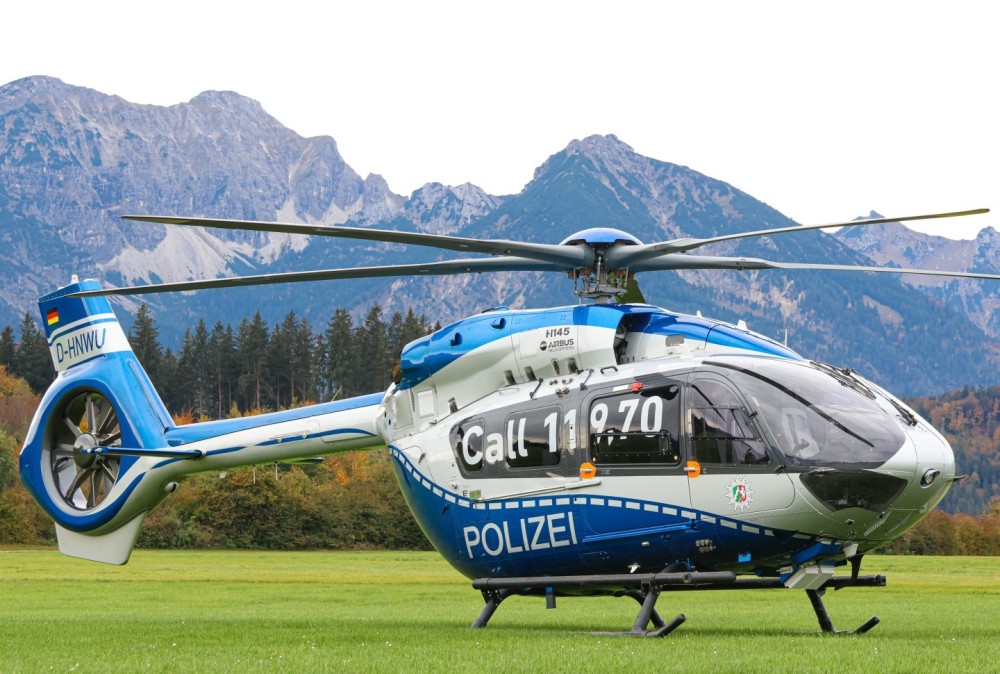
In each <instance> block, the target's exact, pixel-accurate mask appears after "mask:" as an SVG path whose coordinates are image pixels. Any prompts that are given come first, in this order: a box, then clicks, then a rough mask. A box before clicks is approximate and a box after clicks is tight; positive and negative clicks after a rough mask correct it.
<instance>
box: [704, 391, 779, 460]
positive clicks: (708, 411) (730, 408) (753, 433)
mask: <svg viewBox="0 0 1000 674" xmlns="http://www.w3.org/2000/svg"><path fill="white" fill-rule="evenodd" d="M690 414H691V453H692V455H693V457H694V459H695V460H696V461H698V462H699V463H703V464H718V465H744V466H745V465H762V464H767V463H769V462H770V457H769V456H768V453H767V449H766V448H765V445H764V441H763V439H762V438H761V437H760V434H759V433H758V432H757V429H756V427H755V426H754V424H753V422H752V421H751V420H750V416H749V415H748V414H747V411H746V409H745V408H744V407H743V404H742V403H741V402H740V400H739V398H738V397H737V396H736V393H735V392H734V391H733V390H732V389H731V388H730V387H729V386H727V385H726V384H724V383H722V382H720V381H717V380H715V379H696V380H695V381H694V382H693V383H692V385H691V390H690Z"/></svg>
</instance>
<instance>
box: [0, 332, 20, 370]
mask: <svg viewBox="0 0 1000 674" xmlns="http://www.w3.org/2000/svg"><path fill="white" fill-rule="evenodd" d="M16 358H17V341H16V340H15V339H14V329H13V328H12V327H10V326H9V325H7V326H4V329H3V332H0V365H3V366H4V367H5V368H7V370H8V371H10V369H11V367H13V365H14V360H15V359H16Z"/></svg>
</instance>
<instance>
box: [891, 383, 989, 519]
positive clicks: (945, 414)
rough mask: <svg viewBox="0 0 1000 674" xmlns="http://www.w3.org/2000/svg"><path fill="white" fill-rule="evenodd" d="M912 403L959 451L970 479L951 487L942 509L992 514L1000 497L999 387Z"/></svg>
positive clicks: (959, 468) (958, 466)
mask: <svg viewBox="0 0 1000 674" xmlns="http://www.w3.org/2000/svg"><path fill="white" fill-rule="evenodd" d="M907 402H908V403H909V404H910V406H911V407H913V409H914V410H915V411H916V412H917V413H918V414H920V416H922V417H924V418H925V419H927V420H928V421H929V422H931V425H933V426H934V428H936V429H938V431H940V432H941V433H942V434H943V435H944V436H945V439H947V440H948V442H949V443H950V444H951V447H952V449H953V450H954V451H955V465H956V469H957V472H958V474H959V475H964V476H965V477H964V478H963V479H961V480H959V481H957V482H955V484H953V485H952V487H951V490H950V491H949V492H948V495H947V496H946V497H945V499H944V500H943V501H942V502H941V505H940V508H941V509H942V510H945V511H947V512H950V513H959V512H964V513H971V514H976V515H978V514H980V513H985V512H989V511H990V508H991V507H992V503H991V499H993V498H994V497H997V496H1000V386H991V387H989V388H971V387H965V388H963V389H961V390H958V391H952V392H951V393H945V394H944V395H940V396H935V397H927V398H916V399H914V400H908V401H907Z"/></svg>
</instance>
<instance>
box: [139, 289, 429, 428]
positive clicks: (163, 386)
mask: <svg viewBox="0 0 1000 674" xmlns="http://www.w3.org/2000/svg"><path fill="white" fill-rule="evenodd" d="M438 327H440V326H432V325H430V324H429V323H428V322H427V319H426V318H425V317H424V316H416V315H415V314H414V313H413V311H412V310H411V311H408V312H407V314H406V315H405V316H404V315H402V314H401V313H399V312H395V313H394V314H393V315H392V316H391V317H390V318H389V320H388V321H386V320H384V319H383V315H382V307H381V306H379V305H378V304H375V305H373V306H372V307H371V309H369V311H368V313H367V315H366V316H365V318H364V320H363V321H362V322H361V323H360V324H359V325H357V326H355V325H354V323H353V319H352V317H351V314H350V313H348V311H347V310H345V309H337V310H336V311H335V312H334V314H333V316H331V317H330V319H329V320H328V321H327V323H326V325H325V326H324V329H323V330H321V331H319V332H317V331H315V330H314V329H313V327H312V325H311V324H310V322H309V321H308V320H307V319H306V318H304V317H297V316H296V315H295V312H289V313H288V314H287V315H286V316H285V318H284V319H283V320H282V321H281V322H280V323H277V324H275V325H274V327H273V328H270V327H269V326H268V324H267V322H266V321H265V320H264V319H263V318H261V315H260V312H258V313H256V314H254V317H253V318H252V319H246V318H244V319H243V320H242V321H240V324H239V325H238V326H236V328H233V327H232V326H231V325H223V324H222V323H221V322H216V323H215V325H214V326H212V328H211V329H209V328H208V327H207V326H206V324H205V322H204V321H199V322H198V325H196V326H195V328H194V330H186V331H185V332H184V339H183V341H182V343H181V347H180V349H179V350H178V351H176V352H175V351H173V350H172V349H171V348H170V347H167V348H165V349H164V348H163V347H162V346H161V344H160V341H159V329H158V328H157V327H156V324H155V322H154V321H153V319H152V316H151V315H150V313H149V310H148V308H147V307H146V305H145V304H143V305H142V306H141V307H140V308H139V311H138V312H136V316H135V322H134V323H133V325H132V329H131V330H130V331H129V334H128V338H129V342H130V343H131V344H132V349H133V350H134V351H135V354H136V356H137V357H138V358H139V362H140V363H142V365H143V367H144V368H145V369H146V372H147V373H148V374H149V377H150V379H151V380H152V381H153V384H154V385H155V386H156V389H157V391H158V392H159V393H160V395H161V397H162V398H163V402H164V403H165V404H166V406H167V409H169V410H172V411H174V412H175V413H178V412H180V413H184V414H190V415H191V416H192V417H193V418H194V420H202V419H218V418H222V417H227V416H237V415H239V414H241V413H243V414H246V413H260V412H264V411H268V410H277V409H285V408H289V407H295V406H299V405H305V404H308V403H311V402H317V401H323V400H331V399H334V398H344V397H350V396H356V395H362V394H366V393H376V392H380V391H384V390H385V389H386V388H388V386H389V383H390V381H391V377H392V368H393V366H394V365H395V364H396V363H397V362H398V360H399V354H400V351H401V350H402V349H403V347H404V346H406V344H407V343H408V342H410V341H412V340H414V339H416V338H418V337H422V336H424V335H426V334H428V333H429V332H432V331H433V330H435V329H437V328H438Z"/></svg>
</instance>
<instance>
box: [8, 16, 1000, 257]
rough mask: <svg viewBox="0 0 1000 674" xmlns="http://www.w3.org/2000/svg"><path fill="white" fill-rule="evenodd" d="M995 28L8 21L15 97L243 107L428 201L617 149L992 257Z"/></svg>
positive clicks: (998, 192)
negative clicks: (571, 147) (27, 91)
mask: <svg viewBox="0 0 1000 674" xmlns="http://www.w3.org/2000/svg"><path fill="white" fill-rule="evenodd" d="M993 7H994V6H993V5H992V3H988V2H962V1H955V0H952V1H951V2H948V3H944V2H933V3H930V2H914V1H909V2H873V1H867V2H845V1H841V2H837V3H815V2H691V1H689V2H683V3H681V2H629V1H628V0H619V1H618V2H615V3H609V2H589V1H580V0H577V1H574V2H545V1H544V0H531V1H529V2H521V1H520V0H505V1H504V2H470V1H468V0H465V1H461V2H436V1H428V2H419V1H410V2H384V1H378V0H364V1H358V0H354V1H352V2H349V3H348V2H338V1H336V0H331V1H328V2H304V1H300V0H283V1H282V2H266V3H265V2H253V1H244V2H231V3H230V2H213V1H212V0H200V1H198V2H191V1H189V0H171V2H167V3H136V2H134V1H130V2H111V1H107V0H91V1H89V2H79V0H74V1H72V2H61V1H60V2H46V1H45V0H39V1H38V2H35V3H29V2H16V3H7V4H6V5H5V6H4V8H3V9H2V10H0V25H2V26H3V31H2V39H0V84H2V83H6V82H10V81H13V80H15V79H19V78H21V77H25V76H28V75H50V76H53V77H58V78H60V79H62V80H64V81H65V82H67V83H70V84H75V85H80V86H85V87H90V88H93V89H97V90H99V91H102V92H105V93H110V94H117V95H119V96H122V97H123V98H125V99H128V100H130V101H134V102H137V103H152V104H157V105H172V104H175V103H179V102H183V101H188V100H190V99H191V98H193V97H194V96H195V95H197V94H198V93H200V92H202V91H205V90H208V89H221V90H232V91H237V92H239V93H241V94H243V95H246V96H249V97H251V98H254V99H256V100H258V101H260V102H261V104H262V105H263V106H264V109H265V110H267V111H268V112H269V113H271V114H272V115H274V116H275V117H276V118H277V119H278V120H279V121H280V122H282V123H283V124H284V125H286V126H288V127H289V128H291V129H293V130H294V131H296V132H298V133H299V134H302V135H304V136H316V135H330V136H333V137H334V138H335V139H336V141H337V143H338V146H339V147H340V151H341V153H342V154H343V156H344V159H345V160H346V161H347V163H348V164H350V165H351V166H352V167H353V168H354V169H355V170H356V171H357V172H358V173H360V174H361V175H362V176H364V175H367V174H368V173H369V172H372V173H379V174H381V175H383V176H384V177H385V178H386V180H387V181H388V182H389V186H390V188H391V189H392V190H393V191H395V192H397V193H401V194H407V195H408V194H410V193H411V192H412V191H413V190H414V189H416V188H417V187H419V186H421V185H423V184H424V183H427V182H432V181H436V182H442V183H445V184H452V185H455V184H460V183H464V182H471V183H475V184H476V185H479V186H481V187H482V188H484V189H485V190H486V191H488V192H490V193H492V194H512V193H516V192H519V191H520V190H521V188H522V187H523V186H524V185H525V183H527V182H528V181H529V180H530V179H531V176H532V172H533V171H534V169H535V167H537V166H538V165H539V164H541V163H542V162H543V161H544V160H545V159H546V158H547V157H548V156H549V155H551V154H553V153H555V152H558V151H559V150H561V149H562V148H563V147H565V146H566V144H567V143H568V142H569V141H571V140H573V139H574V138H582V137H585V136H588V135H591V134H595V133H599V134H608V133H613V134H615V135H617V136H618V137H619V138H620V139H621V140H622V141H624V142H626V143H628V144H629V145H631V146H632V147H633V148H635V150H636V151H637V152H639V153H640V154H644V155H647V156H650V157H655V158H657V159H661V160H664V161H669V162H674V163H678V164H683V165H686V166H689V167H691V168H693V169H695V170H698V171H701V172H702V173H705V174H708V175H710V176H712V177H714V178H718V179H720V180H724V181H726V182H728V183H730V184H732V185H734V186H736V187H738V188H740V189H742V190H744V191H746V192H748V193H750V194H751V195H752V196H754V197H756V198H758V199H760V200H762V201H764V202H766V203H768V204H770V205H771V206H773V207H775V208H777V209H778V210H779V211H781V212H783V213H785V214H786V215H788V216H790V217H792V218H793V219H795V220H797V221H799V222H802V223H822V222H836V221H841V220H845V219H851V218H853V217H856V216H859V215H863V214H867V213H868V212H869V211H871V210H876V211H879V212H881V213H883V214H885V215H910V214H915V213H924V212H934V211H946V210H962V209H968V208H977V207H983V206H985V207H990V208H993V209H995V213H991V214H989V215H986V216H976V217H972V218H965V219H964V220H962V221H959V220H953V221H947V222H946V223H945V224H941V223H940V222H938V223H935V224H932V225H926V226H925V227H924V228H923V229H924V230H925V231H935V232H937V233H940V234H945V235H949V236H952V237H956V238H971V237H973V236H974V235H975V232H976V231H978V230H979V229H981V228H983V227H986V226H994V227H997V228H998V229H1000V198H998V197H1000V165H998V162H997V158H998V156H1000V132H998V128H997V118H998V114H997V112H998V110H997V103H996V93H997V88H998V82H1000V77H998V76H1000V52H998V49H997V46H996V38H997V29H998V26H1000V22H998V18H1000V9H994V8H993ZM914 228H919V227H918V226H917V225H915V226H914Z"/></svg>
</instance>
